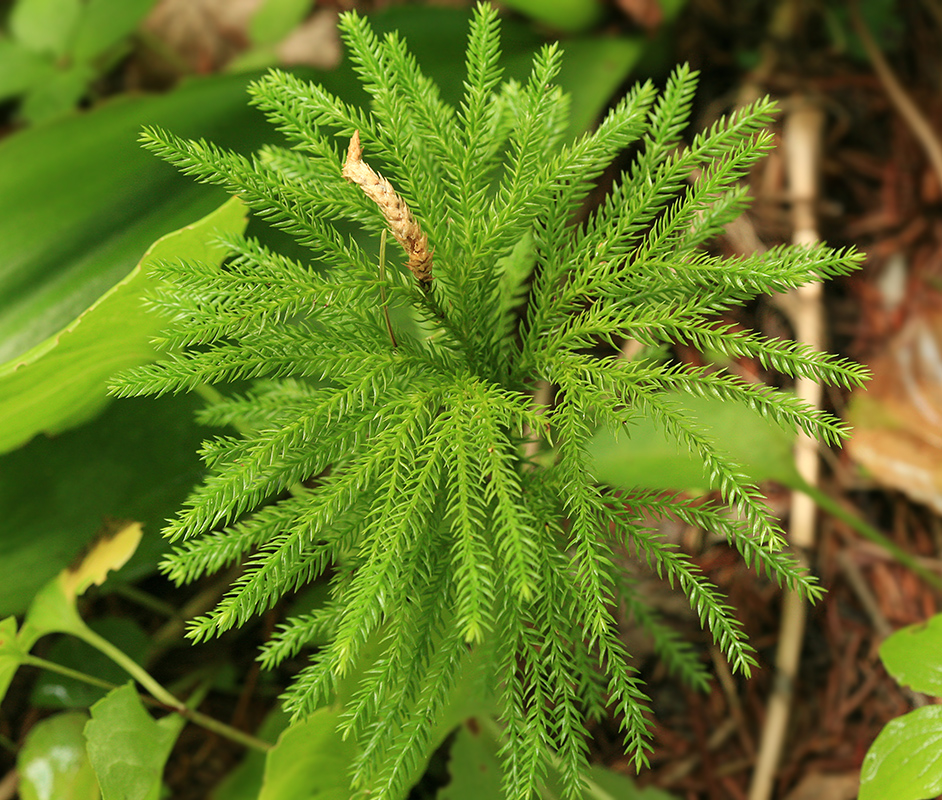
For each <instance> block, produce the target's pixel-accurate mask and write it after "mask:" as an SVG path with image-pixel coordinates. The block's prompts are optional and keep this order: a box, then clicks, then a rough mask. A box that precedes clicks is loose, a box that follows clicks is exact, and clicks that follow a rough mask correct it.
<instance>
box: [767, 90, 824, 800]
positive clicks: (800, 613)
mask: <svg viewBox="0 0 942 800" xmlns="http://www.w3.org/2000/svg"><path fill="white" fill-rule="evenodd" d="M823 125H824V115H823V113H822V112H821V110H820V109H818V108H816V107H814V106H812V105H811V104H809V103H806V102H801V103H793V105H792V109H791V111H790V113H789V114H788V116H787V117H786V119H785V129H784V139H785V155H786V158H787V163H788V182H789V194H790V196H791V201H792V210H793V225H794V232H793V237H792V239H793V242H794V243H795V244H802V245H807V244H813V243H814V242H816V241H817V240H818V236H817V230H816V225H815V216H814V205H815V200H816V198H817V164H818V158H819V153H820V143H821V131H822V128H823ZM783 305H785V307H786V310H787V312H788V313H789V316H790V317H791V322H792V326H793V328H794V330H795V338H796V339H798V340H799V341H800V342H803V343H805V344H808V345H810V346H811V347H813V348H815V349H818V350H820V349H821V348H822V345H823V332H822V329H823V322H822V319H823V317H822V311H821V285H820V284H819V283H814V284H807V285H805V286H802V287H800V288H799V289H798V290H797V292H796V293H795V295H794V296H793V297H792V298H791V302H789V303H787V304H783ZM795 393H796V394H797V395H798V396H799V397H800V398H801V399H802V400H804V401H805V402H806V403H808V405H810V406H813V407H814V408H819V407H820V405H821V395H822V390H821V385H820V383H818V382H817V381H814V380H812V379H810V378H800V379H798V380H797V381H796V385H795ZM795 465H796V468H797V470H798V473H799V475H801V477H802V478H803V479H804V481H805V482H806V483H808V484H809V485H811V486H816V485H817V482H818V471H819V461H818V450H817V444H816V443H815V442H814V441H813V440H812V439H810V438H809V437H808V436H807V435H801V434H800V435H799V437H798V439H797V440H796V443H795ZM815 511H816V509H815V504H814V502H813V501H812V500H811V498H810V497H809V496H808V495H806V494H804V493H803V492H793V493H792V507H791V516H790V525H789V530H790V534H791V537H790V538H791V542H792V544H793V545H794V546H795V547H798V548H802V549H806V548H809V547H810V546H811V545H812V544H813V543H814V522H815ZM799 558H800V560H801V562H802V564H803V565H804V563H805V559H804V557H803V556H801V555H800V556H799ZM806 619H807V602H806V600H805V599H804V597H802V596H801V595H800V594H798V593H797V592H794V591H790V590H786V591H785V597H784V600H783V604H782V620H781V627H780V631H779V640H778V649H777V651H776V655H775V672H776V675H775V682H774V685H773V690H772V695H771V696H770V697H769V702H768V705H767V713H766V719H765V725H764V727H763V729H762V738H761V741H760V745H759V754H758V757H757V759H756V766H755V771H754V772H753V775H752V782H751V784H750V786H749V800H768V798H770V797H771V796H772V787H773V784H774V781H775V773H776V771H777V770H778V765H779V761H780V760H781V755H782V749H783V746H784V743H785V732H786V729H787V728H788V717H789V714H790V712H791V704H792V699H793V697H794V691H795V679H796V677H797V675H798V665H799V662H800V661H801V648H802V643H803V640H804V633H805V622H806Z"/></svg>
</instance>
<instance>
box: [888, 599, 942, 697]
mask: <svg viewBox="0 0 942 800" xmlns="http://www.w3.org/2000/svg"><path fill="white" fill-rule="evenodd" d="M880 659H881V660H882V661H883V666H885V667H886V671H887V672H889V673H890V675H892V676H893V677H894V678H896V680H897V681H899V683H901V684H902V685H903V686H909V687H910V688H911V689H913V690H914V691H917V692H925V693H926V694H933V695H936V696H938V697H942V614H936V616H934V617H932V618H931V619H929V620H928V621H926V622H921V623H919V624H918V625H910V626H909V627H906V628H903V629H902V630H898V631H896V633H894V634H893V635H892V636H890V637H889V638H887V640H886V641H885V642H883V644H882V645H880Z"/></svg>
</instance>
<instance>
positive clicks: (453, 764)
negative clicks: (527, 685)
mask: <svg viewBox="0 0 942 800" xmlns="http://www.w3.org/2000/svg"><path fill="white" fill-rule="evenodd" d="M499 747H500V746H499V743H498V742H497V740H496V739H495V738H494V737H493V736H492V735H491V734H490V730H489V728H487V727H482V726H481V723H480V722H479V721H478V719H477V717H469V718H468V719H467V720H465V721H464V723H462V725H460V726H459V728H458V732H457V734H456V735H455V738H454V741H453V742H452V745H451V751H450V752H449V756H448V774H449V776H450V777H451V781H450V782H449V783H448V785H446V786H443V787H442V788H441V789H439V790H438V794H437V795H436V797H437V798H438V800H499V799H500V797H501V796H502V795H501V780H502V777H501V776H502V774H503V772H502V770H501V764H500V759H499V758H498V756H497V751H498V749H499Z"/></svg>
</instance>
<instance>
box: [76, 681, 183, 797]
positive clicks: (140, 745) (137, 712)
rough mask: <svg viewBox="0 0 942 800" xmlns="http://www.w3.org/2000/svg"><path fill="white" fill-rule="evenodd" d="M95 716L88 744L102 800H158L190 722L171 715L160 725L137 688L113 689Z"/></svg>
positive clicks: (89, 726)
mask: <svg viewBox="0 0 942 800" xmlns="http://www.w3.org/2000/svg"><path fill="white" fill-rule="evenodd" d="M91 712H92V718H91V719H90V720H89V722H88V724H87V725H86V726H85V739H86V740H87V742H88V758H89V760H90V761H91V763H92V766H93V767H94V769H95V774H96V775H97V776H98V783H99V785H100V786H101V796H102V800H157V798H159V797H160V790H161V778H162V776H163V772H164V765H165V763H166V761H167V758H168V756H169V755H170V751H171V750H172V749H173V744H174V742H175V741H176V740H177V736H179V735H180V731H181V730H183V726H184V725H185V724H186V720H185V719H184V718H183V717H181V716H180V715H179V714H168V715H167V716H165V717H162V718H161V719H159V720H157V721H154V719H153V717H151V715H150V714H149V713H147V710H146V709H145V708H144V705H143V704H142V703H141V699H140V697H138V695H137V692H136V691H135V690H134V685H133V684H131V683H128V684H126V685H125V686H121V687H119V688H117V689H113V690H112V691H111V692H109V693H108V695H107V697H105V698H104V699H103V700H99V701H98V702H97V703H95V705H93V706H92V708H91Z"/></svg>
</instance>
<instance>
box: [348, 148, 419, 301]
mask: <svg viewBox="0 0 942 800" xmlns="http://www.w3.org/2000/svg"><path fill="white" fill-rule="evenodd" d="M341 174H342V175H343V177H344V178H346V179H347V180H348V181H350V182H351V183H355V184H356V185H357V186H359V187H360V188H361V189H362V190H363V191H364V192H365V193H366V196H367V197H369V198H370V199H371V200H372V201H373V202H374V203H376V205H378V206H379V209H380V211H382V212H383V216H384V217H385V218H386V221H387V222H388V223H389V230H390V231H391V232H392V235H393V236H394V237H395V239H396V241H397V242H399V244H401V245H402V246H403V248H404V249H405V251H406V254H407V255H408V256H409V263H408V264H407V266H408V267H409V269H410V270H412V274H413V275H415V278H416V280H417V281H418V282H419V283H420V284H421V285H422V286H423V287H427V286H428V285H429V284H430V283H431V282H432V251H431V250H429V246H428V236H426V235H425V234H424V233H422V229H421V228H420V227H419V223H418V222H416V221H415V217H413V216H412V212H411V211H410V210H409V206H407V205H406V201H405V200H403V199H402V198H401V197H400V196H399V195H398V194H397V193H396V190H395V189H393V187H392V184H390V182H389V181H387V180H386V179H385V178H384V177H383V176H382V175H379V174H377V173H376V172H375V171H374V170H373V168H372V167H370V165H369V164H367V163H365V162H364V161H363V151H362V150H361V149H360V132H359V131H354V132H353V136H352V137H351V139H350V146H349V148H347V160H346V162H344V165H343V171H342V173H341Z"/></svg>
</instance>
